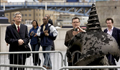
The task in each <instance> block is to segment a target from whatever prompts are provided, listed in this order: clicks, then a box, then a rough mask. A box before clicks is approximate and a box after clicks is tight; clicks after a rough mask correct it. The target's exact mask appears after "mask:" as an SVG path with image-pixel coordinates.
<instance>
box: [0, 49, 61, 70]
mask: <svg viewBox="0 0 120 70" xmlns="http://www.w3.org/2000/svg"><path fill="white" fill-rule="evenodd" d="M27 53H31V56H30V57H29V58H27V59H26V63H25V65H24V66H23V67H25V66H33V62H32V61H33V56H32V54H33V53H39V56H40V59H41V65H40V66H41V67H42V64H43V62H44V57H43V55H42V54H43V53H50V58H51V62H52V70H56V69H59V68H60V67H63V54H62V53H61V52H60V51H30V52H28V51H24V52H0V64H1V65H2V66H3V65H5V66H6V65H11V64H9V59H8V56H9V55H8V54H27ZM18 66H19V65H18ZM40 66H39V67H40ZM5 70H6V69H5Z"/></svg>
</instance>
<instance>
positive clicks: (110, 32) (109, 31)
mask: <svg viewBox="0 0 120 70" xmlns="http://www.w3.org/2000/svg"><path fill="white" fill-rule="evenodd" d="M107 33H108V34H110V35H111V36H112V33H113V26H112V28H111V30H108V28H107Z"/></svg>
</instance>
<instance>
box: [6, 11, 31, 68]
mask: <svg viewBox="0 0 120 70" xmlns="http://www.w3.org/2000/svg"><path fill="white" fill-rule="evenodd" d="M14 20H15V22H14V24H12V25H10V26H7V29H6V35H5V41H6V42H7V43H8V44H10V46H9V52H17V51H23V50H24V49H22V47H24V44H25V45H28V43H29V36H28V30H27V26H26V25H24V24H20V22H21V20H22V16H21V13H20V12H16V13H15V14H14ZM19 36H20V37H19ZM9 60H10V64H19V65H25V61H26V55H25V54H10V55H9ZM10 70H17V68H16V67H10ZM18 70H24V68H18Z"/></svg>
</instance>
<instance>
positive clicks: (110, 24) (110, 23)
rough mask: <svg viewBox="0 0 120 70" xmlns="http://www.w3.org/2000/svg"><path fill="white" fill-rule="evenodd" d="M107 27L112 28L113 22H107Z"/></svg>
mask: <svg viewBox="0 0 120 70" xmlns="http://www.w3.org/2000/svg"><path fill="white" fill-rule="evenodd" d="M106 25H107V27H108V28H112V26H113V23H112V21H111V20H107V21H106Z"/></svg>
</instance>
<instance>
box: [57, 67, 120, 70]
mask: <svg viewBox="0 0 120 70" xmlns="http://www.w3.org/2000/svg"><path fill="white" fill-rule="evenodd" d="M115 68H120V66H65V67H61V68H60V69H59V70H65V69H73V70H74V69H81V70H82V69H89V70H91V69H113V70H114V69H115Z"/></svg>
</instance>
